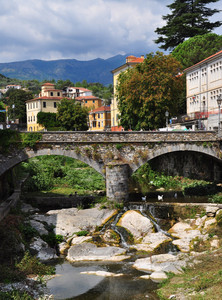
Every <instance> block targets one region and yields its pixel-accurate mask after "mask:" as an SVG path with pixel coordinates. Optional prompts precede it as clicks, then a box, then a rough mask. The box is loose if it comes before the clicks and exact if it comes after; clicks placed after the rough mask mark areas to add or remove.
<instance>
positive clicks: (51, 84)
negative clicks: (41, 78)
mask: <svg viewBox="0 0 222 300" xmlns="http://www.w3.org/2000/svg"><path fill="white" fill-rule="evenodd" d="M44 85H46V86H55V84H53V83H50V82H46V83H43V84H42V86H44Z"/></svg>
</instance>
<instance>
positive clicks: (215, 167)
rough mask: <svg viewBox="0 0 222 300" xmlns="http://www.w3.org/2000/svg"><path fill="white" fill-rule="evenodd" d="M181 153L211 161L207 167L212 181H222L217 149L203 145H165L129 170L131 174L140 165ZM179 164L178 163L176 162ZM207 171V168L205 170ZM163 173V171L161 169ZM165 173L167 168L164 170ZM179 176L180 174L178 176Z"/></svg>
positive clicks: (221, 164)
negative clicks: (210, 171)
mask: <svg viewBox="0 0 222 300" xmlns="http://www.w3.org/2000/svg"><path fill="white" fill-rule="evenodd" d="M181 153H184V154H188V155H190V156H191V155H195V154H197V155H198V154H200V155H201V156H203V157H204V156H205V157H207V158H208V160H210V159H211V160H212V162H213V163H212V165H211V166H210V167H209V168H211V170H212V174H214V175H213V176H212V179H213V180H216V181H219V180H221V179H222V171H221V170H222V161H221V159H220V158H219V149H215V148H213V147H211V145H210V144H209V145H205V144H204V145H203V144H200V145H198V144H181V143H180V144H166V145H163V146H162V147H160V148H158V149H156V150H155V151H151V152H150V153H149V155H148V157H147V159H146V161H141V160H140V161H139V164H137V165H136V166H135V165H134V166H133V167H132V168H131V174H132V173H134V172H136V171H137V170H138V169H139V168H140V167H141V166H142V165H144V164H145V163H147V162H148V163H149V162H152V161H154V160H155V159H157V158H162V160H163V158H164V157H165V158H167V157H168V158H169V155H171V158H172V157H173V156H174V155H175V158H176V155H177V156H179V155H180V154H181ZM178 163H179V162H178ZM202 167H203V166H202ZM206 169H207V168H206ZM162 171H163V169H162ZM166 171H167V168H166ZM188 173H189V172H187V173H186V174H183V176H188V177H189V175H187V174H188ZM180 175H181V174H180Z"/></svg>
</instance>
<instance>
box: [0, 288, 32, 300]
mask: <svg viewBox="0 0 222 300" xmlns="http://www.w3.org/2000/svg"><path fill="white" fill-rule="evenodd" d="M0 299H2V300H34V298H33V297H32V296H30V295H29V294H28V293H27V292H22V291H17V290H14V291H11V292H0Z"/></svg>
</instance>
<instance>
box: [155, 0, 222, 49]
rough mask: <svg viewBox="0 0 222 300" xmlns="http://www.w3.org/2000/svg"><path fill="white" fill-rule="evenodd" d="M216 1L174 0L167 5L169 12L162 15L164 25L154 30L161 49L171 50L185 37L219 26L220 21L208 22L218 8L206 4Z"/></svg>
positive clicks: (204, 32) (206, 31) (207, 31)
mask: <svg viewBox="0 0 222 300" xmlns="http://www.w3.org/2000/svg"><path fill="white" fill-rule="evenodd" d="M218 1H219V0H199V1H193V0H184V1H181V0H174V1H173V3H171V4H169V5H167V7H168V8H169V9H170V10H171V13H170V14H167V15H166V16H163V17H162V18H163V20H165V21H166V25H164V26H163V27H161V28H157V29H156V30H155V32H156V33H157V34H158V35H160V36H159V37H158V39H156V40H155V42H156V43H157V44H160V43H161V44H162V45H161V46H160V48H161V49H164V50H167V49H169V50H172V49H173V48H175V47H176V46H177V45H179V44H180V43H182V42H183V41H184V40H185V39H186V38H190V37H193V36H196V35H203V34H206V33H209V32H211V31H212V30H213V29H214V28H217V27H220V26H221V24H222V22H221V21H216V22H210V20H209V17H211V16H213V15H214V14H215V13H218V12H220V10H218V9H212V8H209V7H207V4H211V3H213V2H218Z"/></svg>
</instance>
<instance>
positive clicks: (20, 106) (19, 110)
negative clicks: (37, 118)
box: [6, 89, 33, 123]
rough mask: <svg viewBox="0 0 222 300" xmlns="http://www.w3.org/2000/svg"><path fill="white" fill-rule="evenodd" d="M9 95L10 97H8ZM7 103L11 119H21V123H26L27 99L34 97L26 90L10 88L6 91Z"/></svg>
mask: <svg viewBox="0 0 222 300" xmlns="http://www.w3.org/2000/svg"><path fill="white" fill-rule="evenodd" d="M7 96H8V97H7ZM6 97H7V98H6V99H7V100H6V104H7V105H8V106H9V109H8V114H9V119H11V120H15V119H19V122H20V123H26V121H27V120H26V103H25V102H26V101H27V100H30V99H32V98H33V95H32V93H30V92H26V91H24V90H17V89H9V90H8V91H7V93H6Z"/></svg>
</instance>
